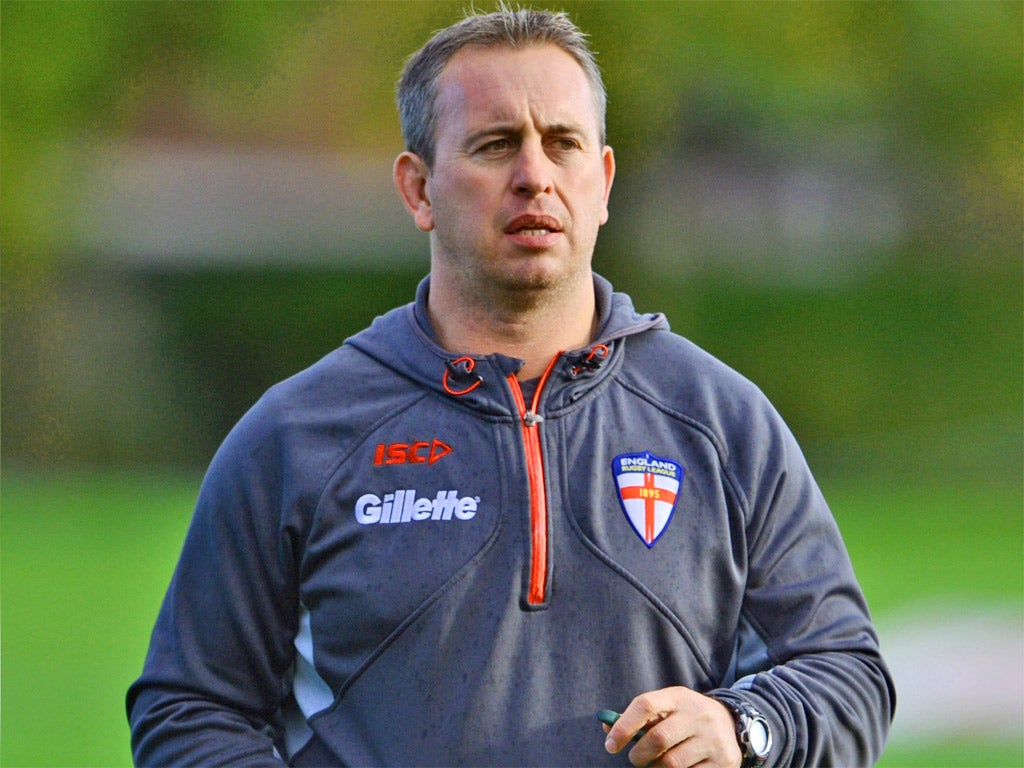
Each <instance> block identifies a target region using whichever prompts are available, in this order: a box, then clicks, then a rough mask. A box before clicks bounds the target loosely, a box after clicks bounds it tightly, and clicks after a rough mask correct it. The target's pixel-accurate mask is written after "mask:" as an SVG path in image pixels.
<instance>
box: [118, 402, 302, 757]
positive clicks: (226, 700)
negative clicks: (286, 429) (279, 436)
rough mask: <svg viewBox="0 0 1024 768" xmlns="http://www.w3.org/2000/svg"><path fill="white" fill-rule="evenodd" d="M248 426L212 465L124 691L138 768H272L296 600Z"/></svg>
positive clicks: (276, 472)
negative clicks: (140, 659)
mask: <svg viewBox="0 0 1024 768" xmlns="http://www.w3.org/2000/svg"><path fill="white" fill-rule="evenodd" d="M254 421H258V420H257V419H256V417H254V416H252V414H251V413H250V414H249V415H247V417H245V418H243V420H242V422H240V423H239V425H238V426H236V428H235V430H233V431H232V433H231V434H229V436H228V438H227V439H226V440H225V442H224V444H223V445H222V446H221V448H220V450H219V451H218V452H217V454H216V456H215V457H214V459H213V462H212V463H211V465H210V469H209V471H208V472H207V475H206V478H205V479H204V481H203V485H202V488H201V490H200V494H199V498H198V502H197V505H196V510H195V513H194V516H193V519H192V522H191V525H190V527H189V531H188V533H187V536H186V539H185V543H184V546H183V549H182V553H181V556H180V559H179V562H178V564H177V567H176V569H175V572H174V575H173V577H172V580H171V583H170V587H169V589H168V591H167V594H166V596H165V598H164V601H163V604H162V606H161V609H160V612H159V615H158V618H157V621H156V625H155V628H154V630H153V634H152V637H151V641H150V646H149V651H148V654H147V657H146V661H145V664H144V667H143V671H142V675H141V677H140V678H139V679H138V680H137V681H136V682H135V683H134V684H133V685H132V686H131V688H130V689H129V691H128V695H127V710H128V717H129V721H130V725H131V732H132V752H133V757H134V759H135V762H136V764H137V765H140V766H145V765H236V766H257V765H259V766H270V765H278V766H279V765H281V761H280V759H279V758H278V755H277V753H276V752H275V749H274V736H275V731H276V729H275V717H276V713H277V712H278V709H279V707H280V703H281V701H282V698H283V697H284V696H285V695H286V693H287V690H288V689H289V687H290V675H291V671H290V670H291V668H292V662H293V657H294V647H293V639H294V636H295V632H296V627H297V622H298V590H297V585H296V577H295V570H296V569H295V568H294V566H293V563H292V553H291V550H290V547H289V546H288V544H287V537H286V536H285V534H284V531H283V525H282V522H281V521H282V519H283V514H282V506H283V502H282V492H281V487H280V485H281V481H280V477H281V476H282V475H283V474H284V472H283V470H282V468H281V466H280V460H279V458H278V456H277V451H276V449H275V448H274V440H273V439H269V438H266V437H265V436H263V435H262V434H260V432H261V431H260V429H259V428H258V426H257V427H256V428H254V425H253V422H254ZM261 438H263V439H261Z"/></svg>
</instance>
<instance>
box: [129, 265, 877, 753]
mask: <svg viewBox="0 0 1024 768" xmlns="http://www.w3.org/2000/svg"><path fill="white" fill-rule="evenodd" d="M595 290H596V292H597V299H598V310H599V320H600V325H599V328H600V330H599V333H598V335H597V338H596V341H595V343H594V344H592V345H590V346H588V347H587V348H585V349H581V350H572V351H567V352H565V353H563V354H560V355H558V356H557V357H556V358H555V359H554V360H552V361H551V365H550V367H549V368H548V370H547V372H546V373H545V374H544V376H543V377H542V378H541V379H540V381H538V382H536V383H535V385H534V386H533V387H531V388H530V389H532V390H533V391H532V392H531V393H528V394H527V395H525V396H524V394H523V391H522V388H521V387H520V385H519V383H518V382H517V380H516V375H515V374H516V371H517V370H518V369H519V368H520V366H521V361H518V360H514V359H511V358H508V357H504V356H501V355H488V356H477V357H473V356H468V355H459V354H453V353H451V352H448V351H445V350H444V349H442V348H441V347H440V346H439V345H438V344H437V343H436V341H435V340H434V338H433V335H432V332H431V330H430V325H429V321H428V320H427V313H426V297H427V294H428V291H429V279H428V280H424V282H423V283H422V284H421V286H420V289H419V292H418V294H417V298H416V301H415V302H413V303H411V304H409V305H406V306H404V307H400V308H398V309H395V310H393V311H391V312H389V313H388V314H386V315H384V316H382V317H380V318H378V319H377V320H376V321H374V323H373V324H372V326H371V327H370V328H368V329H367V330H365V331H363V332H361V333H359V334H358V335H356V336H354V337H352V338H350V339H348V340H347V341H346V342H345V344H344V345H343V346H342V347H341V348H339V349H338V350H336V351H334V352H333V353H331V354H329V355H328V356H326V357H325V358H324V359H323V360H321V361H319V362H318V363H316V364H315V365H313V366H312V367H311V368H309V369H308V370H306V371H304V372H302V373H299V374H298V375H296V376H294V377H292V378H290V379H288V380H286V381H284V382H283V383H281V384H279V385H277V386H275V387H273V388H272V389H270V390H269V391H268V392H267V394H266V395H265V396H264V397H263V398H261V399H260V401H259V402H258V403H257V404H256V405H255V406H254V407H253V408H252V410H251V411H250V412H249V413H248V414H246V415H245V416H244V417H243V418H242V420H241V421H240V422H239V424H238V425H237V426H236V427H235V429H234V430H232V432H231V433H230V434H229V435H228V437H227V439H226V440H225V442H224V444H223V445H222V446H221V448H220V450H219V451H218V452H217V454H216V456H215V458H214V460H213V462H212V463H211V466H210V468H209V471H208V473H207V476H206V478H205V480H204V482H203V486H202V489H201V491H200V495H199V499H198V503H197V507H196V511H195V515H194V518H193V521H192V524H191V527H190V529H189V532H188V535H187V538H186V541H185V544H184V548H183V551H182V554H181V559H180V561H179V563H178V566H177V569H176V571H175V573H174V576H173V579H172V581H171V584H170V587H169V589H168V592H167V595H166V598H165V600H164V603H163V606H162V608H161V611H160V614H159V617H158V619H157V623H156V627H155V629H154V631H153V636H152V641H151V645H150V649H149V654H148V656H147V659H146V662H145V667H144V669H143V672H142V675H141V677H140V678H139V679H138V681H136V682H135V684H134V685H133V686H132V687H131V689H130V690H129V693H128V701H127V707H128V713H129V718H130V721H131V727H132V743H133V750H134V755H135V759H136V761H137V763H138V764H139V765H171V764H187V765H213V764H219V765H233V766H241V765H280V764H281V763H282V762H283V763H287V764H291V765H318V766H325V765H352V766H369V765H387V766H404V765H433V766H450V765H474V766H479V765H559V766H568V765H588V766H589V765H595V766H596V765H620V766H621V765H626V764H627V760H626V758H625V755H624V754H620V755H609V754H607V753H606V752H605V750H604V732H603V731H602V729H601V727H600V724H599V723H598V722H597V720H596V719H595V712H596V711H597V710H598V709H602V708H609V709H618V710H621V709H623V708H625V707H626V706H627V704H628V703H629V702H630V700H631V699H632V698H633V697H634V696H636V695H638V694H640V693H643V692H646V691H651V690H655V689H659V688H663V687H666V686H673V685H683V686H688V687H690V688H693V689H696V690H698V691H701V692H704V693H708V694H711V695H714V696H717V697H720V698H722V699H730V698H731V699H734V700H735V699H743V700H745V701H748V702H749V703H751V704H752V705H753V706H755V707H756V708H757V709H758V710H760V711H761V712H762V713H763V714H764V715H765V716H766V717H767V719H768V721H769V723H770V725H771V729H772V732H773V737H774V745H773V748H772V752H771V755H770V756H769V760H768V765H770V766H782V765H786V766H788V765H807V766H812V765H813V766H821V765H845V766H865V765H869V764H871V763H873V762H874V761H875V760H877V758H878V757H879V755H880V753H881V750H882V748H883V745H884V742H885V739H886V735H887V732H888V728H889V724H890V721H891V718H892V714H893V710H894V706H895V695H894V691H893V686H892V681H891V678H890V676H889V673H888V671H887V669H886V667H885V664H884V662H883V660H882V658H881V656H880V654H879V648H878V641H877V637H876V634H875V631H874V629H873V627H872V623H871V619H870V616H869V613H868V610H867V607H866V605H865V602H864V598H863V596H862V593H861V590H860V588H859V586H858V584H857V581H856V579H855V577H854V574H853V570H852V568H851V565H850V561H849V558H848V556H847V553H846V550H845V548H844V545H843V542H842V539H841V538H840V534H839V532H838V530H837V528H836V525H835V522H834V521H833V518H832V515H831V513H830V512H829V509H828V507H827V505H826V503H825V501H824V499H823V498H822V495H821V493H820V492H819V490H818V487H817V485H816V483H815V481H814V480H813V478H812V476H811V473H810V471H809V469H808V467H807V465H806V463H805V461H804V458H803V456H802V454H801V452H800V450H799V448H798V446H797V444H796V442H795V441H794V438H793V437H792V435H791V434H790V432H789V430H788V429H787V428H786V426H785V425H784V424H783V422H782V420H781V419H780V417H779V415H778V414H777V413H776V411H775V410H774V409H773V408H772V407H771V405H770V404H769V403H768V401H767V400H766V399H765V397H764V396H763V394H762V393H761V392H760V391H759V390H758V389H757V388H756V387H755V386H753V385H752V384H751V383H750V382H748V381H747V380H746V379H744V378H743V377H741V376H740V375H738V374H737V373H736V372H734V371H733V370H731V369H729V368H728V367H726V366H725V365H723V364H722V363H721V362H719V361H717V360H716V359H714V358H713V357H711V356H709V355H708V354H707V353H705V352H703V351H701V350H700V349H698V348H697V347H696V346H694V345H693V344H692V343H690V342H689V341H687V340H686V339H684V338H682V337H680V336H678V335H676V334H674V333H672V332H671V331H670V330H669V326H668V323H667V322H666V321H665V319H664V317H662V316H661V315H641V314H638V313H636V312H635V311H634V309H633V306H632V302H631V301H630V300H629V298H628V297H627V296H625V295H623V294H620V293H613V292H612V288H611V286H610V285H609V284H608V283H607V282H606V281H605V280H603V279H602V278H600V277H596V276H595Z"/></svg>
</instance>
